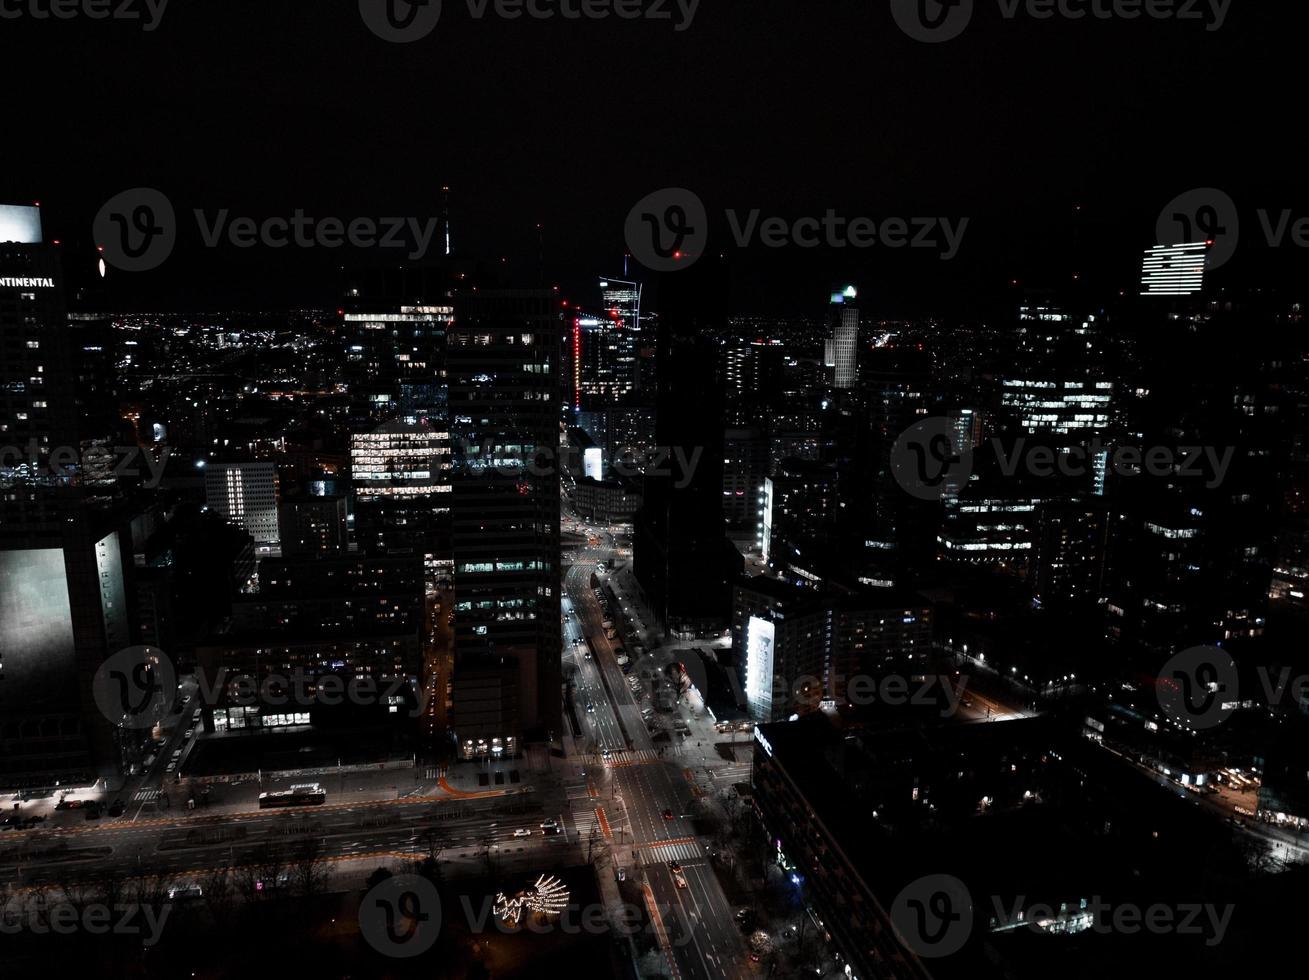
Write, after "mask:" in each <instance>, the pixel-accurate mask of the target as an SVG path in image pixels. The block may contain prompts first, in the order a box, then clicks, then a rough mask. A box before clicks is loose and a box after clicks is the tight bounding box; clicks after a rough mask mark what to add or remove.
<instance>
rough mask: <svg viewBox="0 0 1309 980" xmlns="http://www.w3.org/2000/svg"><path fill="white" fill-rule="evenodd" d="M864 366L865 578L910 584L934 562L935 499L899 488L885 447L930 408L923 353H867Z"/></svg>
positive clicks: (912, 350) (895, 350) (927, 363)
mask: <svg viewBox="0 0 1309 980" xmlns="http://www.w3.org/2000/svg"><path fill="white" fill-rule="evenodd" d="M869 367H870V370H868V371H866V372H865V375H864V377H863V378H862V379H861V380H860V388H861V389H862V395H863V402H864V404H865V405H866V406H867V409H866V410H867V413H868V419H869V425H870V427H871V432H870V433H869V441H870V452H869V456H870V464H871V470H872V476H871V482H870V486H869V488H868V494H869V504H870V505H871V509H872V514H871V518H872V527H871V529H870V531H869V533H868V534H867V535H866V536H865V538H864V547H865V552H866V554H865V564H866V565H867V566H869V571H870V572H871V571H873V566H880V567H881V573H880V575H878V574H873V575H871V576H870V577H872V578H880V579H881V580H883V581H885V580H893V581H896V582H898V583H901V584H905V585H908V584H911V582H912V581H914V580H915V578H916V577H917V576H918V575H919V574H920V573H922V572H924V571H926V570H927V569H928V568H930V567H931V566H932V565H933V564H934V563H935V561H936V535H937V530H938V528H939V526H940V520H941V508H940V506H939V505H938V504H934V503H931V502H928V501H923V500H918V499H916V498H914V497H912V496H910V495H909V494H907V493H905V491H904V489H903V488H902V487H901V486H900V484H899V482H898V481H897V480H896V478H895V474H894V473H893V472H892V470H891V450H892V448H893V447H894V446H895V443H896V441H897V440H898V439H899V438H900V436H901V434H902V433H903V432H905V430H907V429H908V428H909V427H910V426H912V425H914V424H915V423H917V422H919V421H921V420H922V419H924V418H926V417H927V416H929V415H931V414H933V413H934V408H933V407H932V402H933V397H932V378H931V371H930V360H929V355H928V354H926V353H925V352H922V351H918V350H916V349H915V348H912V347H910V348H887V349H878V350H874V351H872V352H871V357H870V360H869Z"/></svg>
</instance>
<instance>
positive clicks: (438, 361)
mask: <svg viewBox="0 0 1309 980" xmlns="http://www.w3.org/2000/svg"><path fill="white" fill-rule="evenodd" d="M453 315H454V311H453V308H452V307H450V306H448V305H434V306H400V307H398V308H392V311H391V312H373V311H366V312H363V311H360V312H347V313H346V314H345V321H344V324H343V327H342V331H343V337H344V344H345V365H344V370H343V376H344V379H345V382H346V385H347V387H348V388H349V391H350V402H351V424H352V425H353V426H354V427H355V428H356V429H363V428H366V427H367V426H368V425H370V424H378V423H381V422H388V421H391V420H394V419H411V420H414V421H424V420H431V421H432V422H433V423H434V424H436V425H438V426H441V427H443V426H444V424H445V416H446V390H447V389H446V377H445V332H446V330H447V329H448V328H449V325H450V320H451V319H452V317H453Z"/></svg>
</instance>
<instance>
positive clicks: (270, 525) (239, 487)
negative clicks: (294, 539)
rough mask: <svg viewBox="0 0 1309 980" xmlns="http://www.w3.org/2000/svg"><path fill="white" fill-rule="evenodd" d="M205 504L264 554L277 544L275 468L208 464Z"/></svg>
mask: <svg viewBox="0 0 1309 980" xmlns="http://www.w3.org/2000/svg"><path fill="white" fill-rule="evenodd" d="M205 503H207V504H208V505H209V509H210V510H212V511H214V512H215V513H216V514H219V515H221V516H222V517H224V518H226V519H227V521H228V522H229V523H231V524H235V525H236V526H237V527H240V528H244V529H245V530H246V531H247V532H248V533H249V535H250V536H251V537H252V538H254V539H255V550H256V551H261V552H263V553H265V554H267V553H268V552H269V551H270V550H272V549H273V548H275V547H277V545H278V542H279V540H280V536H279V532H278V528H277V467H276V466H275V465H274V464H273V463H271V462H269V461H266V460H263V461H255V462H249V463H212V462H211V463H209V464H207V465H206V466H205Z"/></svg>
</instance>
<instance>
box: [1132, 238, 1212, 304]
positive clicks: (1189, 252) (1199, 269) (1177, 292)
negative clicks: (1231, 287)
mask: <svg viewBox="0 0 1309 980" xmlns="http://www.w3.org/2000/svg"><path fill="white" fill-rule="evenodd" d="M1208 251H1209V243H1208V242H1193V243H1188V244H1183V245H1156V246H1155V247H1154V248H1151V249H1147V250H1146V253H1145V264H1144V266H1143V268H1142V273H1141V295H1142V296H1191V295H1193V294H1195V293H1198V292H1199V291H1200V290H1201V288H1202V287H1203V286H1204V264H1205V256H1206V254H1207V253H1208Z"/></svg>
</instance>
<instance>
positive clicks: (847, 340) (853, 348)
mask: <svg viewBox="0 0 1309 980" xmlns="http://www.w3.org/2000/svg"><path fill="white" fill-rule="evenodd" d="M857 295H858V294H857V293H856V292H855V288H854V287H853V286H847V287H846V288H845V290H844V291H842V292H839V293H833V294H832V317H833V320H832V343H831V348H830V350H831V357H830V360H831V367H832V386H833V387H835V388H853V387H854V386H855V382H856V381H857V380H858V379H859V307H857V306H856V305H855V299H856V298H857Z"/></svg>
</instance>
